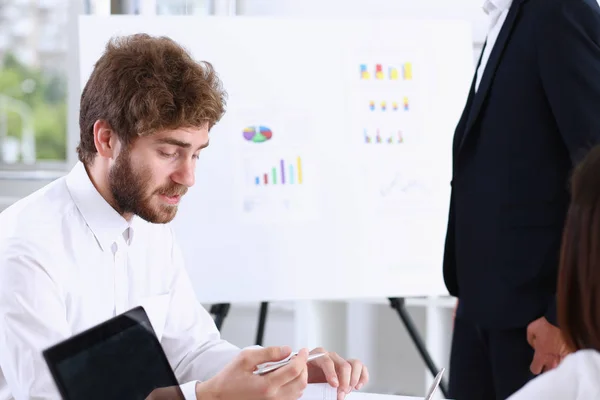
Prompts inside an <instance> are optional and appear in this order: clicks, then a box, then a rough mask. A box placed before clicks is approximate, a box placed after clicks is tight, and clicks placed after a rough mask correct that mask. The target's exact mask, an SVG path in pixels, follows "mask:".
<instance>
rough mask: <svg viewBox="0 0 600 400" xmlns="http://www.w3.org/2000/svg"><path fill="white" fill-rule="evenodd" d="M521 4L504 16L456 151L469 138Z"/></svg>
mask: <svg viewBox="0 0 600 400" xmlns="http://www.w3.org/2000/svg"><path fill="white" fill-rule="evenodd" d="M522 3H523V0H515V1H514V2H513V5H512V6H511V8H510V10H509V12H508V14H507V15H506V20H505V21H504V24H503V25H502V29H501V30H500V33H499V34H498V38H497V39H496V43H495V44H494V48H493V49H492V51H491V53H490V57H489V58H488V61H487V64H486V66H485V69H484V71H483V76H482V78H481V82H480V83H479V88H478V90H477V93H475V95H474V97H473V104H472V105H471V108H470V110H469V113H468V119H467V124H466V127H465V131H464V133H463V135H462V140H461V142H460V145H459V148H458V150H460V149H461V148H462V146H463V145H464V144H465V140H466V138H467V136H469V134H470V132H471V130H472V128H473V125H474V124H475V121H477V117H478V116H479V112H480V111H481V106H482V105H483V102H484V101H485V99H486V97H487V94H488V91H489V89H490V86H491V84H492V81H493V80H494V75H495V74H496V69H497V68H498V63H499V62H500V59H501V58H502V53H503V52H504V47H505V46H506V43H507V41H508V38H509V37H510V34H511V32H512V29H513V27H514V25H515V22H516V20H517V16H518V14H519V10H520V9H521V5H522Z"/></svg>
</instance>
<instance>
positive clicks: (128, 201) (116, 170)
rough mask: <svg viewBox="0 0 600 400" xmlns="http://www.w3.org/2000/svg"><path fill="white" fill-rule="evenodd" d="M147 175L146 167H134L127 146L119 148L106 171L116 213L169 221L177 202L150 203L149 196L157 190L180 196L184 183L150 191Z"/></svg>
mask: <svg viewBox="0 0 600 400" xmlns="http://www.w3.org/2000/svg"><path fill="white" fill-rule="evenodd" d="M151 175H152V173H151V171H150V170H149V169H147V168H142V169H140V170H139V171H137V170H134V168H133V165H132V163H131V158H130V154H129V149H127V148H125V149H123V151H122V152H121V154H119V156H118V157H117V159H116V161H115V164H114V165H113V167H112V168H111V170H110V172H109V174H108V184H109V187H110V190H111V193H112V195H113V198H114V200H115V204H114V205H113V206H114V207H115V209H116V210H117V212H119V213H120V214H125V213H131V214H135V215H137V216H139V217H140V218H142V219H144V220H146V221H148V222H151V223H154V224H165V223H167V222H171V221H172V220H173V218H175V215H176V214H177V205H169V204H164V203H163V204H159V205H155V206H153V205H152V199H153V197H155V195H161V194H162V195H166V196H176V195H179V196H183V195H184V194H185V193H186V192H187V187H185V186H183V185H178V184H176V183H173V182H171V183H170V184H169V185H165V186H163V187H160V188H158V189H156V190H154V191H152V192H151V191H150V182H151V178H152V176H151Z"/></svg>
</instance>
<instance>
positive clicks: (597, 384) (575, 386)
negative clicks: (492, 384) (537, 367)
mask: <svg viewBox="0 0 600 400" xmlns="http://www.w3.org/2000/svg"><path fill="white" fill-rule="evenodd" d="M598 376H600V352H597V351H595V350H579V351H577V352H575V353H572V354H569V355H568V356H566V357H565V358H564V360H563V361H562V362H561V363H560V365H559V366H558V367H557V368H555V369H553V370H552V371H548V372H545V373H543V374H542V375H540V376H538V377H536V378H535V379H533V380H531V381H530V382H529V383H528V384H527V385H525V386H524V387H523V388H522V389H521V390H519V391H518V392H517V393H515V394H514V395H513V396H512V397H510V399H509V400H525V399H537V398H540V399H541V398H543V399H547V400H551V399H557V400H558V399H561V400H563V399H564V400H571V399H573V400H575V399H577V400H579V399H581V400H583V399H586V400H588V399H595V398H598V397H599V396H600V379H598Z"/></svg>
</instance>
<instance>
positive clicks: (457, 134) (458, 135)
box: [452, 43, 487, 156]
mask: <svg viewBox="0 0 600 400" xmlns="http://www.w3.org/2000/svg"><path fill="white" fill-rule="evenodd" d="M485 46H487V43H484V44H483V48H482V49H481V53H480V54H479V60H478V61H477V65H476V66H475V74H473V80H472V81H471V88H470V89H469V95H468V96H467V102H466V104H465V108H464V109H463V112H462V114H461V116H460V119H459V120H458V124H457V125H456V129H455V130H454V142H453V144H452V151H453V154H454V155H455V156H456V153H457V152H458V149H459V145H460V144H461V143H462V139H463V137H464V135H465V126H466V123H467V118H469V112H470V110H471V106H472V105H473V97H475V82H476V81H477V70H478V69H479V65H480V64H481V59H482V57H483V52H484V51H485Z"/></svg>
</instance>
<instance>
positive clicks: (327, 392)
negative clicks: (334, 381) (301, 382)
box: [300, 383, 337, 400]
mask: <svg viewBox="0 0 600 400" xmlns="http://www.w3.org/2000/svg"><path fill="white" fill-rule="evenodd" d="M300 400H337V389H336V388H334V387H332V386H331V385H329V384H328V383H311V384H309V385H308V386H307V387H306V389H304V394H303V395H302V397H300Z"/></svg>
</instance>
